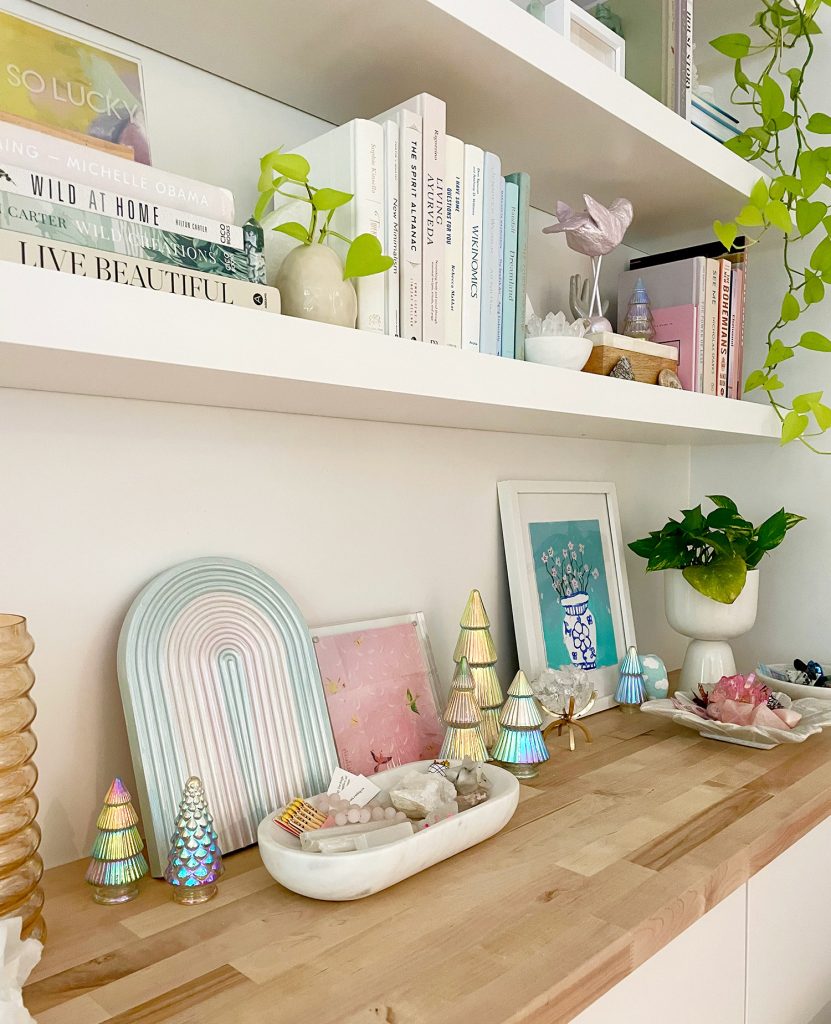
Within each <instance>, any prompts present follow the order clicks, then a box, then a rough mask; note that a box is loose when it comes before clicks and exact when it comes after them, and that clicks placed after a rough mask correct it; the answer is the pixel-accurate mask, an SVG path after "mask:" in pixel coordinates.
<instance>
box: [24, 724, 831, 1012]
mask: <svg viewBox="0 0 831 1024" xmlns="http://www.w3.org/2000/svg"><path fill="white" fill-rule="evenodd" d="M589 725H590V728H591V730H592V733H593V735H594V742H593V743H592V744H585V743H583V742H582V741H580V742H579V744H578V748H577V750H576V752H574V753H570V752H569V750H568V746H567V739H566V737H562V738H560V739H559V740H558V739H556V738H555V737H553V736H552V737H549V749H550V750H551V754H552V757H551V760H550V761H549V762H548V763H547V764H546V765H544V766H543V767H542V772H541V774H540V777H539V778H538V779H535V780H532V782H531V784H530V785H526V786H523V788H522V799H521V801H520V804H519V807H518V808H517V811H516V814H515V815H514V817H513V819H512V820H511V822H510V823H509V824H508V825H507V826H506V828H505V829H504V830H503V831H502V832H501V833H500V834H499V835H498V836H495V837H494V838H493V839H490V840H488V841H487V842H485V843H482V844H480V845H479V846H476V847H474V848H473V849H471V850H467V851H466V852H465V853H462V854H459V855H458V856H456V857H453V858H451V859H450V860H448V861H445V862H443V863H442V864H438V865H436V866H435V867H433V868H430V869H429V870H428V871H425V872H422V873H421V874H419V875H417V876H415V877H414V878H410V879H407V880H406V881H405V882H402V883H400V884H399V885H396V886H394V887H393V888H391V889H388V890H386V891H385V892H381V893H378V894H377V895H375V896H372V897H369V898H368V899H364V900H358V901H356V902H354V903H320V902H316V901H314V900H309V899H306V898H304V897H302V896H297V895H295V894H294V893H291V892H288V891H286V890H285V889H282V888H281V887H280V886H279V885H276V884H275V883H274V882H273V881H272V879H271V878H270V877H269V876H268V874H267V873H266V871H265V869H264V868H263V866H262V864H261V862H260V858H259V855H258V852H257V850H256V848H251V849H248V850H244V851H242V852H240V853H237V854H234V855H233V856H230V857H228V858H227V859H226V874H225V876H224V878H223V880H222V881H221V883H220V887H219V895H218V896H217V897H216V898H215V899H214V900H212V901H211V902H210V903H208V904H205V905H204V906H202V907H198V908H187V907H180V906H178V905H176V904H174V903H173V902H172V901H171V897H170V890H169V888H168V887H167V886H166V885H165V883H164V882H161V881H155V880H151V879H145V880H144V882H143V884H142V892H141V896H140V898H139V899H138V900H136V901H134V902H133V903H128V904H127V905H125V906H122V907H101V906H98V905H97V904H95V903H94V902H93V901H92V899H91V897H90V893H89V890H88V887H87V886H86V885H85V884H84V882H83V872H84V867H85V862H80V861H78V862H75V863H73V864H68V865H65V866H64V867H60V868H56V869H53V870H51V871H48V872H47V873H46V876H45V880H44V881H45V889H46V911H45V916H46V920H47V925H48V928H49V937H48V940H47V946H46V950H45V953H44V956H43V960H42V962H41V963H40V965H39V966H38V967H37V968H36V969H35V971H34V973H33V975H32V978H31V981H30V983H29V985H28V986H27V987H26V989H25V991H24V999H25V1002H26V1005H27V1006H28V1008H29V1010H30V1011H31V1013H32V1014H33V1015H34V1016H35V1017H36V1018H37V1020H38V1022H39V1024H102V1022H104V1021H107V1022H113V1024H115V1022H117V1024H162V1022H164V1024H174V1022H175V1024H197V1022H198V1024H228V1022H232V1024H270V1022H282V1021H287V1022H288V1021H299V1022H307V1021H308V1022H314V1024H335V1022H338V1024H340V1022H343V1024H376V1022H380V1024H436V1022H438V1021H459V1022H467V1021H476V1022H477V1024H520V1022H522V1024H543V1022H544V1024H558V1022H561V1021H562V1022H565V1021H569V1020H571V1018H572V1017H573V1016H574V1015H576V1014H577V1013H578V1012H579V1011H580V1010H582V1009H584V1008H585V1007H586V1006H588V1005H589V1004H590V1003H591V1002H593V1001H594V1000H595V999H596V998H597V997H598V996H600V995H601V994H602V993H603V992H605V991H606V990H607V989H608V988H610V987H611V986H612V985H614V984H615V983H616V982H618V981H620V980H621V979H622V978H624V977H625V976H626V975H627V974H629V973H630V972H631V971H632V970H633V969H634V968H635V967H637V966H638V965H639V964H641V963H642V962H643V961H644V960H646V959H647V958H648V957H650V956H651V955H652V954H653V953H655V952H656V951H657V950H659V949H660V948H661V947H662V946H664V945H665V944H666V943H667V942H669V941H670V940H671V939H672V938H674V937H675V936H676V935H678V934H679V933H680V932H681V931H682V930H683V929H684V928H687V927H688V926H689V925H690V924H692V923H693V922H694V921H696V920H697V919H698V918H700V917H701V916H702V915H703V914H704V913H706V911H707V910H709V909H710V908H711V907H713V906H714V905H715V904H716V903H718V902H719V901H720V900H722V899H723V898H724V897H725V896H727V895H728V894H729V893H731V892H732V891H733V890H734V889H736V888H737V887H738V886H739V885H741V884H743V883H744V882H745V881H746V880H747V879H748V877H749V876H750V875H752V874H754V873H755V872H756V871H758V870H759V869H760V868H762V867H763V866H764V865H766V864H767V863H769V862H770V861H771V860H772V859H773V858H774V857H776V856H777V855H778V854H779V853H781V852H782V851H783V850H785V849H787V848H788V846H790V845H791V844H792V843H793V842H795V841H796V840H797V839H799V838H800V837H801V836H802V835H804V834H805V833H806V832H808V831H809V830H810V829H811V828H813V827H814V826H815V825H816V824H818V823H819V822H820V821H822V820H823V819H824V818H826V817H827V816H828V815H829V814H831V732H826V733H824V734H822V735H820V736H814V737H811V738H810V739H809V740H808V741H807V742H806V743H804V744H799V745H792V746H791V745H788V746H782V747H777V748H776V749H774V750H771V751H762V750H750V749H748V748H743V747H738V746H730V745H728V744H724V743H717V742H714V741H712V740H704V739H701V738H700V737H699V736H698V734H697V733H694V732H692V731H688V730H685V729H682V728H681V727H680V726H677V725H673V724H670V723H662V722H657V721H656V719H654V718H652V717H651V716H649V717H648V716H646V715H632V716H625V715H623V714H622V713H621V712H620V711H618V710H613V711H606V712H603V713H602V714H600V715H595V716H594V717H592V719H591V720H590V723H589Z"/></svg>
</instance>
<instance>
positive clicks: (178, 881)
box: [164, 775, 223, 904]
mask: <svg viewBox="0 0 831 1024" xmlns="http://www.w3.org/2000/svg"><path fill="white" fill-rule="evenodd" d="M170 842H171V847H170V853H169V854H168V855H167V867H166V868H165V872H164V877H165V881H166V882H169V883H170V885H172V886H173V899H174V900H176V902H177V903H187V904H193V903H205V902H206V901H207V900H209V899H211V897H212V896H215V895H216V882H217V879H218V878H219V876H220V875H221V874H222V870H223V869H222V854H221V853H220V852H219V841H218V840H217V835H216V830H215V829H214V822H213V818H212V817H211V814H210V811H209V810H208V801H207V800H206V799H205V791H204V789H203V788H202V782H201V780H200V779H198V778H197V777H196V776H195V775H192V776H191V777H190V778H189V779H188V781H187V782H186V783H185V791H184V793H183V794H182V802H181V803H180V804H179V814H178V817H177V818H176V831H175V832H174V833H173V836H172V837H171V840H170Z"/></svg>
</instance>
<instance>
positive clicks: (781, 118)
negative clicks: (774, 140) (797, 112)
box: [767, 110, 793, 132]
mask: <svg viewBox="0 0 831 1024" xmlns="http://www.w3.org/2000/svg"><path fill="white" fill-rule="evenodd" d="M767 124H770V125H773V127H774V128H775V129H776V131H778V132H783V131H784V130H785V129H786V128H790V126H791V125H792V124H793V114H789V113H788V112H787V110H783V111H781V112H780V113H779V114H774V115H773V117H771V118H770V120H768V121H767Z"/></svg>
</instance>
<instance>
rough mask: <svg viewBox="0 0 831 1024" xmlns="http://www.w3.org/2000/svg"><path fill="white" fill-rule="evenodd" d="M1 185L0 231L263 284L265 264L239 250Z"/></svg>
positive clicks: (2, 183)
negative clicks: (28, 194) (24, 193)
mask: <svg viewBox="0 0 831 1024" xmlns="http://www.w3.org/2000/svg"><path fill="white" fill-rule="evenodd" d="M3 185H4V182H2V181H0V228H6V229H7V230H10V231H20V232H23V233H24V234H27V235H37V236H39V237H41V238H48V239H49V240H50V241H53V242H68V243H69V244H70V245H88V246H91V247H93V248H95V249H102V250H104V251H105V252H113V253H119V254H121V255H123V256H134V257H135V258H136V259H142V260H155V261H156V262H158V263H167V264H169V265H170V266H174V267H182V268H183V269H187V270H196V271H199V272H201V273H205V274H219V275H220V276H221V277H230V278H233V279H234V280H236V281H251V282H253V283H254V284H265V267H264V265H263V261H262V260H260V259H254V260H251V261H249V259H248V256H247V255H246V253H244V252H241V251H240V250H239V249H233V248H231V247H230V246H224V245H219V244H218V243H217V242H208V241H206V240H205V239H202V238H189V237H188V236H186V235H179V234H176V233H175V232H173V231H162V230H161V229H160V228H154V227H150V226H149V225H146V224H133V223H129V222H126V221H120V220H116V219H115V218H114V217H105V216H104V215H103V214H100V213H91V212H89V211H87V212H84V211H82V210H77V209H75V208H74V207H71V206H61V205H60V204H59V203H51V202H49V201H47V200H43V199H29V198H27V197H25V196H17V195H14V194H13V193H8V192H6V191H4V190H3Z"/></svg>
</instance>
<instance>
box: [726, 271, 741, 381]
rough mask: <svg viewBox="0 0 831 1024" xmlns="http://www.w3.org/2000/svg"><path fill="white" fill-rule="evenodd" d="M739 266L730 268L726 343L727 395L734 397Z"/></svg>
mask: <svg viewBox="0 0 831 1024" xmlns="http://www.w3.org/2000/svg"><path fill="white" fill-rule="evenodd" d="M738 314H739V268H738V266H737V265H735V264H734V265H733V266H731V268H730V337H729V340H728V343H727V397H728V398H735V397H736V381H735V377H734V368H735V365H736V331H737V330H738V325H739V317H738Z"/></svg>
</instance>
